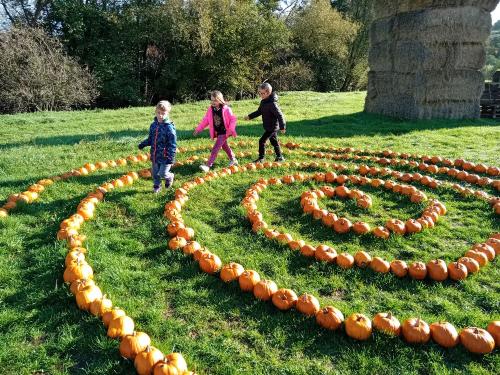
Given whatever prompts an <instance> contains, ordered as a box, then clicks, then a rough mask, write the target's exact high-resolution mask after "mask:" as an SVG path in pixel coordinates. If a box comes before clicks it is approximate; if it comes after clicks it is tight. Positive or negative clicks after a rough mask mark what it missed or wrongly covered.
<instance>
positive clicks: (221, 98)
mask: <svg viewBox="0 0 500 375" xmlns="http://www.w3.org/2000/svg"><path fill="white" fill-rule="evenodd" d="M210 99H212V100H216V101H218V102H219V104H221V105H226V101H225V100H224V96H223V95H222V93H221V92H220V91H217V90H214V91H212V92H211V93H210Z"/></svg>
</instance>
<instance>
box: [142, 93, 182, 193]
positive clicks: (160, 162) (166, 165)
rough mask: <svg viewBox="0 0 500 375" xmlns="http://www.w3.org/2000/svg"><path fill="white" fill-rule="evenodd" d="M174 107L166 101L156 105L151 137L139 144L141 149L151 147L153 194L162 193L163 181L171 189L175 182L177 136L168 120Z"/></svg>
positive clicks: (172, 124)
mask: <svg viewBox="0 0 500 375" xmlns="http://www.w3.org/2000/svg"><path fill="white" fill-rule="evenodd" d="M171 108H172V106H171V105H170V103H169V102H168V101H166V100H162V101H160V102H159V103H158V104H157V105H156V117H155V118H154V121H153V123H152V124H151V126H150V127H149V136H148V138H146V139H145V140H144V141H142V142H141V143H140V144H139V149H141V150H142V149H143V148H144V147H146V146H151V163H152V167H151V174H152V175H153V192H155V193H159V192H160V191H161V179H164V180H165V187H166V188H169V187H170V186H172V183H173V182H174V174H173V173H172V172H170V168H172V164H174V163H175V153H176V151H177V134H176V132H175V125H174V123H173V122H171V121H170V120H169V119H168V114H169V113H170V109H171Z"/></svg>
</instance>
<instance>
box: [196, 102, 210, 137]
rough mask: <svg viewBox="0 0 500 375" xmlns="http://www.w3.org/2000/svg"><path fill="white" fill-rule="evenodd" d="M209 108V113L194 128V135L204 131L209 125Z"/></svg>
mask: <svg viewBox="0 0 500 375" xmlns="http://www.w3.org/2000/svg"><path fill="white" fill-rule="evenodd" d="M209 110H210V108H209ZM209 110H208V111H207V113H206V114H205V116H204V117H203V119H202V120H201V122H200V123H199V124H198V126H197V127H196V129H194V133H193V134H194V135H196V134H198V133H200V132H201V131H203V129H205V128H206V127H207V126H208V124H209V121H208V116H209V115H210V113H209Z"/></svg>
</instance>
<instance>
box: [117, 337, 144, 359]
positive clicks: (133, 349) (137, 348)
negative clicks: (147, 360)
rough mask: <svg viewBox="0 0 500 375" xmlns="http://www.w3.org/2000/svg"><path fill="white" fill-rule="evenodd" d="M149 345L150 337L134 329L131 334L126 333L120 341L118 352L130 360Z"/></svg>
mask: <svg viewBox="0 0 500 375" xmlns="http://www.w3.org/2000/svg"><path fill="white" fill-rule="evenodd" d="M149 345H151V339H150V338H149V336H148V335H147V334H146V333H144V332H137V331H134V332H133V333H132V334H131V335H126V336H124V337H123V338H122V341H121V342H120V348H119V349H120V354H121V355H122V356H123V357H125V358H128V359H130V360H134V359H135V357H136V356H137V354H139V353H140V352H143V351H145V350H146V348H147V347H148V346H149Z"/></svg>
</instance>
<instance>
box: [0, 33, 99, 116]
mask: <svg viewBox="0 0 500 375" xmlns="http://www.w3.org/2000/svg"><path fill="white" fill-rule="evenodd" d="M0 87H1V89H0V112H2V113H13V112H24V111H34V110H49V111H50V110H63V109H70V108H72V107H83V106H88V105H90V104H91V103H92V101H93V99H94V98H95V96H96V94H97V90H96V86H95V81H94V79H93V77H92V76H91V75H90V73H89V72H88V71H87V70H85V69H82V68H81V67H80V66H79V65H78V64H77V63H76V62H75V61H74V60H73V59H71V58H70V57H68V56H66V55H65V54H64V53H63V50H62V46H61V44H60V43H59V41H58V40H56V39H54V38H50V37H49V36H48V35H47V34H46V33H45V32H44V31H43V30H41V29H38V28H24V27H17V26H16V27H13V28H11V29H10V30H9V31H6V32H0Z"/></svg>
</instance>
